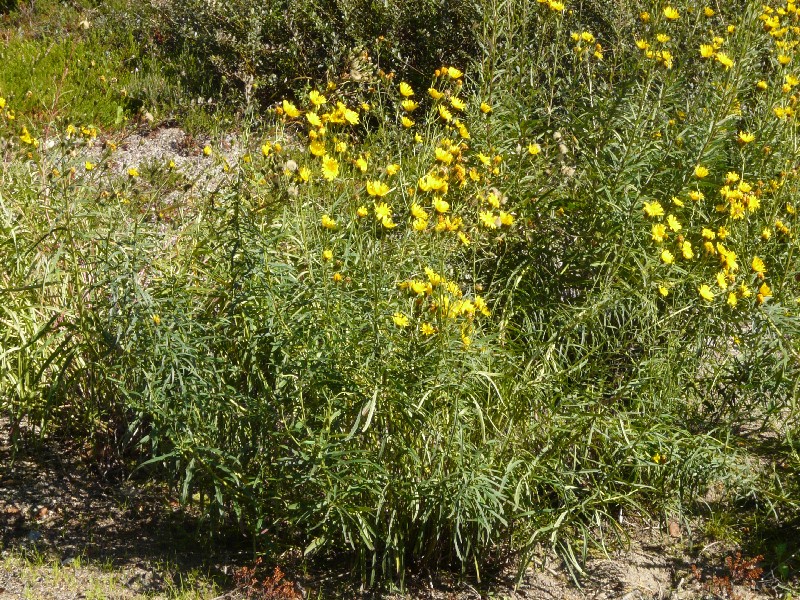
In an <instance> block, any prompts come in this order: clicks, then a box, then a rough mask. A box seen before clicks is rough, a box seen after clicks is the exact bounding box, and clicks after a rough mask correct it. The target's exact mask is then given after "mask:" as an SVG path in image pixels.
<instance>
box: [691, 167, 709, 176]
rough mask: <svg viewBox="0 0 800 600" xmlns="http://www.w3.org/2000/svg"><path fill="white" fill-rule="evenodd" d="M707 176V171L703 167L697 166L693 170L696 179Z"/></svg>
mask: <svg viewBox="0 0 800 600" xmlns="http://www.w3.org/2000/svg"><path fill="white" fill-rule="evenodd" d="M707 175H708V169H707V168H705V167H704V166H703V165H697V166H696V167H695V168H694V176H695V177H697V178H698V179H702V178H703V177H705V176H707Z"/></svg>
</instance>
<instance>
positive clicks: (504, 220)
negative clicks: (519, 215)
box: [500, 210, 514, 227]
mask: <svg viewBox="0 0 800 600" xmlns="http://www.w3.org/2000/svg"><path fill="white" fill-rule="evenodd" d="M500 224H501V225H505V226H506V227H510V226H511V225H513V224H514V215H512V214H511V213H507V212H504V211H502V210H501V211H500Z"/></svg>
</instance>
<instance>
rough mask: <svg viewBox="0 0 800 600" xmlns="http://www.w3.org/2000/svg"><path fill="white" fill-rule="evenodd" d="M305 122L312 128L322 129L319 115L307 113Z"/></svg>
mask: <svg viewBox="0 0 800 600" xmlns="http://www.w3.org/2000/svg"><path fill="white" fill-rule="evenodd" d="M306 121H308V122H309V123H310V124H311V125H312V126H314V127H322V119H320V118H319V115H318V114H317V113H315V112H311V111H309V112H307V113H306Z"/></svg>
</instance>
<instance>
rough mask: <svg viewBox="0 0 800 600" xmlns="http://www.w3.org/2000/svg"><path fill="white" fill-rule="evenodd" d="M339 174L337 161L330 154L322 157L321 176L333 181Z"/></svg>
mask: <svg viewBox="0 0 800 600" xmlns="http://www.w3.org/2000/svg"><path fill="white" fill-rule="evenodd" d="M338 175H339V162H338V161H337V160H336V159H335V158H333V157H332V156H325V157H324V158H323V159H322V176H323V177H324V178H325V179H326V180H328V181H333V180H334V179H336V177H337V176H338Z"/></svg>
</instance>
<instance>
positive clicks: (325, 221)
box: [322, 215, 336, 229]
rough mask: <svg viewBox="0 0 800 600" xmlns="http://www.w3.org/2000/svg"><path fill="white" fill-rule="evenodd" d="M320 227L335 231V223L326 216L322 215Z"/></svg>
mask: <svg viewBox="0 0 800 600" xmlns="http://www.w3.org/2000/svg"><path fill="white" fill-rule="evenodd" d="M322 226H323V227H324V228H325V229H336V221H334V220H333V219H331V218H330V217H329V216H328V215H322Z"/></svg>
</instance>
